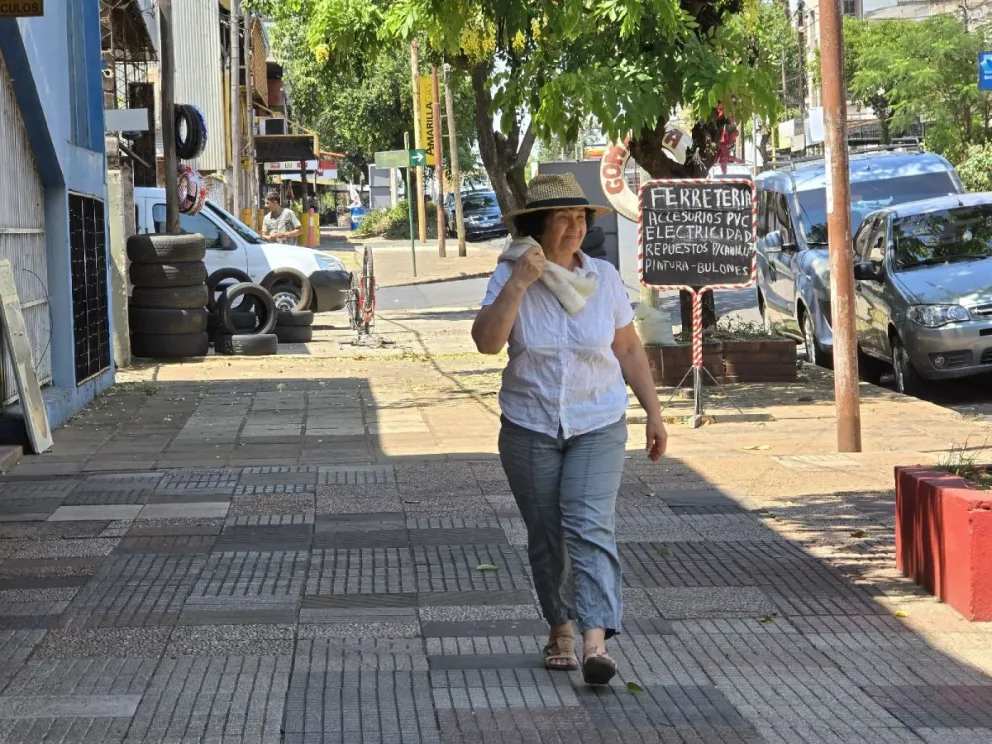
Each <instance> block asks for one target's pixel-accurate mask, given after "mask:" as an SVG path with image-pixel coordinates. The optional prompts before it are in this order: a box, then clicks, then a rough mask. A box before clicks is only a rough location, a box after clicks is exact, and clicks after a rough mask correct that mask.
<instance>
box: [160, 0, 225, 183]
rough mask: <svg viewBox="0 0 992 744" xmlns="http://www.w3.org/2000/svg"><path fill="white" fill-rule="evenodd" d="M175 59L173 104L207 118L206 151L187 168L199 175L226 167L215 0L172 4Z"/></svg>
mask: <svg viewBox="0 0 992 744" xmlns="http://www.w3.org/2000/svg"><path fill="white" fill-rule="evenodd" d="M172 22H173V36H174V39H175V59H176V103H194V104H196V105H197V106H199V107H200V108H201V109H202V110H203V113H204V114H205V115H206V117H207V132H208V137H207V148H206V150H204V152H203V154H202V155H201V156H200V157H198V158H197V159H196V160H195V161H193V162H192V163H191V165H192V166H193V167H194V168H196V169H197V170H199V171H223V170H224V169H225V168H227V167H228V162H227V157H226V152H225V150H226V148H225V145H224V93H223V90H222V88H221V86H222V85H223V80H224V76H223V75H222V74H221V67H222V60H221V44H220V8H219V6H218V4H217V2H216V0H213V1H211V0H183V2H178V3H173V4H172Z"/></svg>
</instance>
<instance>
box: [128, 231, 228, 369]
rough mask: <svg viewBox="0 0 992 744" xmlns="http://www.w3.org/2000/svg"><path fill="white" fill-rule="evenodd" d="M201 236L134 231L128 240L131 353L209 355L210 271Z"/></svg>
mask: <svg viewBox="0 0 992 744" xmlns="http://www.w3.org/2000/svg"><path fill="white" fill-rule="evenodd" d="M205 255H206V247H205V245H204V240H203V236H202V235H153V234H143V235H132V236H131V237H130V238H128V241H127V257H128V259H130V262H131V264H130V267H129V269H128V275H129V278H130V282H131V284H132V285H133V287H134V288H133V290H132V292H131V298H130V301H129V305H128V321H129V325H130V332H131V353H132V354H134V356H137V357H144V358H146V359H186V358H190V357H202V356H206V354H207V352H208V351H209V349H210V341H209V338H208V336H207V310H206V306H207V300H208V294H207V287H206V279H207V270H206V267H205V266H204V264H203V258H204V256H205Z"/></svg>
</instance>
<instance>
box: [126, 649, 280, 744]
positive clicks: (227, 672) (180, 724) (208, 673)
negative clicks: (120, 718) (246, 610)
mask: <svg viewBox="0 0 992 744" xmlns="http://www.w3.org/2000/svg"><path fill="white" fill-rule="evenodd" d="M291 667H292V661H291V659H290V658H289V657H288V656H199V657H189V656H180V657H178V658H167V659H163V660H162V663H161V665H160V666H159V668H158V669H157V670H156V672H155V675H154V676H153V677H152V679H151V682H150V684H149V686H148V688H147V691H146V693H145V695H144V696H143V697H142V700H141V704H140V705H139V706H138V709H137V711H136V713H135V715H134V720H133V721H132V723H131V727H130V729H129V731H128V741H129V742H130V741H134V742H153V741H154V742H163V741H169V742H172V741H175V742H206V741H224V742H228V741H231V742H233V741H237V742H245V744H255V743H258V744H268V743H269V742H278V741H279V740H280V727H281V723H282V719H283V712H284V705H285V700H286V691H287V689H288V684H289V673H290V669H291Z"/></svg>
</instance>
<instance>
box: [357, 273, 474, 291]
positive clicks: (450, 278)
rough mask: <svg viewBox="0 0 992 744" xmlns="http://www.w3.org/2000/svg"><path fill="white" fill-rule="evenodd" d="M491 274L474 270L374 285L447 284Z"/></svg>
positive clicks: (384, 287) (391, 286)
mask: <svg viewBox="0 0 992 744" xmlns="http://www.w3.org/2000/svg"><path fill="white" fill-rule="evenodd" d="M490 275H492V272H491V271H476V272H474V273H471V274H459V275H458V276H446V277H442V278H439V279H426V278H425V279H416V280H414V281H411V282H403V283H402V284H383V283H381V282H380V283H378V284H377V285H376V286H377V287H379V288H380V289H393V288H395V287H416V286H419V285H421V284H447V283H448V282H460V281H462V280H463V279H484V278H486V277H488V276H490Z"/></svg>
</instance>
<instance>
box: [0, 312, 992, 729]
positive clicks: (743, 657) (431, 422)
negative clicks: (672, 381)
mask: <svg viewBox="0 0 992 744" xmlns="http://www.w3.org/2000/svg"><path fill="white" fill-rule="evenodd" d="M458 322H463V321H461V320H459V321H458ZM464 322H469V321H464ZM372 351H373V350H370V354H371V353H372ZM370 358H371V357H370ZM302 363H303V362H302V361H301V364H302ZM260 364H261V363H260ZM405 364H407V365H409V364H417V365H418V366H417V368H416V369H417V370H418V372H417V374H421V375H425V376H426V375H427V374H428V371H427V370H431V371H430V374H435V370H434V365H437V369H440V370H447V369H449V368H450V369H452V370H457V369H459V365H462V364H464V365H466V366H465V368H466V369H469V368H470V363H469V362H467V361H465V360H462V359H460V358H457V359H453V360H439V359H437V358H433V359H431V360H427V359H424V360H420V361H417V362H406V363H405ZM472 364H474V362H472ZM442 365H448V366H442ZM411 369H412V367H410V366H405V367H404V366H402V365H399V363H397V362H395V361H383V362H382V364H381V365H379V364H378V363H377V370H376V374H377V375H380V376H378V377H375V379H374V381H373V382H372V383H370V382H369V381H368V380H365V379H362V380H357V379H354V378H352V377H348V374H350V372H349V373H347V374H346V373H341V374H338V375H336V376H335V375H328V377H327V378H326V379H309V380H299V381H290V380H289V379H288V378H287V381H286V382H282V381H281V380H279V379H272V380H265V381H259V380H252V379H244V380H237V381H231V382H224V383H217V384H216V386H215V387H208V388H207V390H208V392H207V393H206V394H203V395H201V391H202V390H204V387H203V385H201V384H199V383H197V384H192V383H183V384H181V385H176V386H175V387H174V391H173V389H169V390H168V391H167V392H166V391H165V390H160V391H159V393H158V394H154V395H147V394H146V393H144V392H139V391H134V392H133V393H125V392H122V393H116V392H115V393H114V394H112V395H111V396H110V398H109V400H117V401H118V402H120V403H122V404H124V405H123V406H122V408H121V412H117V411H116V410H110V409H109V408H108V409H101V410H93V411H89V412H87V413H85V414H84V415H83V416H81V417H80V419H79V420H78V421H79V423H78V425H77V424H76V423H74V425H73V428H72V429H71V430H67V432H66V433H68V434H70V435H71V439H68V440H67V443H68V444H69V446H71V447H76V448H77V449H76V450H73V453H74V454H73V455H72V462H71V463H70V462H66V461H61V460H57V459H51V458H46V457H41V458H38V459H37V460H32V459H29V460H28V461H26V463H25V464H24V465H19V466H18V468H17V469H16V471H15V475H14V477H5V478H0V741H25V742H34V741H60V742H66V743H71V744H78V743H79V742H88V741H94V742H100V744H105V743H109V742H127V743H128V744H136V743H137V742H153V741H154V742H162V741H168V742H176V743H177V744H186V743H187V742H189V743H190V744H192V742H218V743H219V744H226V743H227V742H239V744H240V742H265V743H266V744H268V743H269V742H272V744H276V743H277V742H278V744H310V743H311V742H341V743H342V744H372V743H373V742H376V743H379V744H384V743H386V742H392V743H395V742H401V743H404V744H405V743H406V742H409V743H410V744H414V743H416V744H420V743H422V742H428V743H430V742H434V743H436V744H465V743H466V742H470V743H472V744H475V743H476V742H478V743H479V744H488V743H489V742H493V743H497V742H498V743H499V744H505V743H507V742H521V744H523V743H524V742H526V743H527V744H533V743H536V742H541V744H544V742H557V743H558V744H561V743H562V742H565V741H569V742H572V741H574V742H601V743H603V744H605V743H607V742H609V744H628V743H629V744H634V743H635V742H638V743H644V742H654V743H657V742H696V743H697V744H715V743H717V742H725V743H726V744H739V743H740V742H747V743H750V742H754V743H755V744H758V743H759V742H762V743H764V744H772V743H773V742H775V743H779V742H787V743H788V744H805V743H806V742H809V743H810V744H820V743H822V742H844V743H845V744H847V743H848V742H858V741H878V742H880V743H883V744H885V743H888V742H912V741H918V742H951V743H952V744H971V742H978V741H981V742H983V744H984V742H986V741H990V740H992V714H990V713H989V711H990V710H992V676H990V675H992V653H990V652H989V639H992V635H990V634H989V631H988V630H987V629H985V628H984V627H982V626H976V625H970V626H969V625H967V624H964V627H961V626H959V625H954V626H953V627H951V626H948V624H947V620H946V617H947V615H946V614H945V615H941V614H940V611H941V609H942V608H941V605H939V604H938V603H936V602H934V601H933V600H929V599H924V598H921V597H920V596H919V593H918V592H915V591H907V589H908V586H907V584H906V582H904V581H901V580H899V579H898V578H897V577H893V576H892V575H891V568H892V567H891V563H892V561H893V548H892V543H893V538H894V536H893V524H892V515H891V511H892V508H893V497H892V494H891V492H890V490H889V489H890V487H891V464H892V463H891V462H889V463H887V464H886V466H885V468H886V472H885V474H884V476H885V477H884V478H883V477H882V476H880V475H877V474H876V473H875V470H876V469H877V468H875V465H874V464H873V463H874V462H875V461H873V460H870V459H869V458H868V456H853V455H852V456H835V455H823V454H821V452H822V450H820V451H814V450H812V449H811V450H810V451H809V452H802V451H798V452H797V451H796V450H795V449H794V448H793V449H787V448H786V445H787V444H789V442H790V441H791V440H793V439H796V438H798V437H801V436H802V435H803V433H804V429H803V426H800V424H799V423H797V422H795V421H792V420H790V419H789V418H788V416H786V413H788V411H787V410H779V409H773V408H772V407H770V406H769V405H767V404H765V403H762V404H761V405H765V408H766V410H768V411H770V412H773V413H774V414H775V415H774V416H771V417H769V418H768V420H767V421H764V422H762V424H765V425H766V426H767V427H768V431H769V432H771V430H772V429H773V428H774V427H775V426H777V425H779V424H781V427H782V428H781V429H780V430H778V431H777V432H774V436H770V438H769V439H768V441H769V442H771V443H772V446H773V447H774V449H773V450H772V451H771V452H769V453H768V454H767V455H762V454H760V453H755V452H748V451H746V450H745V449H744V445H741V444H740V441H741V440H740V438H741V437H742V436H745V437H749V438H750V439H748V441H750V440H752V439H753V436H754V430H753V428H751V429H748V430H747V431H750V434H747V433H746V432H745V428H744V427H753V426H754V425H755V424H754V422H744V423H734V424H726V425H725V426H723V427H705V428H704V430H702V431H700V432H698V433H696V434H693V433H691V432H686V433H685V434H684V435H683V436H680V437H673V446H674V449H676V450H678V449H679V448H680V447H681V448H684V449H685V452H686V453H688V454H687V455H686V457H685V458H684V459H679V458H678V456H672V457H670V458H668V459H666V460H665V461H664V462H663V463H661V464H659V465H652V464H650V463H648V462H647V461H646V460H644V458H643V455H642V454H641V453H633V452H631V453H629V454H630V455H631V457H630V459H628V460H627V461H626V465H625V469H624V475H623V484H622V488H621V493H620V496H619V499H618V504H617V537H618V542H619V554H620V560H621V563H622V565H623V597H624V607H625V610H624V618H623V632H622V633H621V634H620V635H619V636H617V637H616V638H615V639H613V640H611V641H610V649H611V652H612V654H613V656H614V657H615V658H616V660H617V662H618V667H619V671H618V675H617V678H616V679H615V680H614V682H613V684H612V685H610V686H609V687H608V688H605V689H591V688H588V687H587V686H585V685H584V684H583V683H582V680H581V674H579V673H572V674H567V673H552V672H548V671H546V670H545V669H544V668H543V662H542V658H541V654H542V649H543V647H544V645H545V643H546V633H547V626H546V624H545V623H544V621H543V620H542V619H541V614H540V608H539V605H538V603H537V600H536V596H535V593H534V589H533V582H532V579H531V576H530V568H529V562H528V558H527V546H526V543H527V538H526V529H525V527H524V524H523V521H522V519H521V518H520V515H519V512H518V511H517V508H516V505H515V502H514V499H513V497H512V495H511V494H510V492H509V489H508V486H507V483H506V478H505V476H504V474H503V471H502V466H501V464H500V463H499V462H498V460H496V459H495V450H494V449H493V442H491V441H490V440H491V439H492V437H491V436H490V434H492V433H493V431H495V429H494V428H493V427H495V426H496V424H495V421H496V418H495V415H494V414H493V407H494V405H495V399H494V397H493V396H491V395H489V394H488V393H487V394H486V395H484V396H483V395H476V394H475V393H474V392H471V393H468V392H466V391H469V388H467V387H465V383H464V380H460V379H459V378H458V373H457V372H452V373H451V375H452V377H451V380H452V381H454V380H459V382H458V384H457V385H456V384H454V382H452V383H451V386H450V388H449V393H448V394H447V399H444V400H436V401H434V402H431V403H429V404H424V403H423V400H424V398H422V397H420V396H419V395H418V394H415V393H412V392H411V386H410V378H411V372H410V370H411ZM166 374H167V373H166ZM437 374H439V375H440V374H442V373H441V372H438V373H437ZM443 374H447V372H444V373H443ZM390 375H392V376H390ZM273 377H274V378H275V375H273ZM445 379H448V378H445ZM466 379H467V378H466ZM494 380H495V377H494ZM155 384H156V385H161V386H162V387H165V386H171V385H172V383H168V382H162V383H158V382H156V383H155ZM204 384H206V383H204ZM297 384H298V385H299V387H294V385H297ZM493 384H495V383H493ZM210 385H211V386H213V385H215V384H214V383H210ZM280 386H281V387H280ZM432 394H433V393H432ZM755 394H757V393H755ZM473 396H475V397H473ZM180 398H181V399H182V400H179V399H180ZM746 398H747V396H746V395H745V396H742V403H743V404H744V405H748V406H750V407H751V408H752V409H753V408H755V405H754V404H753V403H751V404H749V403H748V401H747V399H746ZM822 398H823V400H824V401H826V400H828V399H829V396H828V395H827V394H826V393H824V395H823V396H822ZM169 399H174V400H171V401H170V400H169ZM469 406H471V407H472V408H471V410H469V408H468V407H469ZM914 410H915V409H914ZM920 410H921V411H922V410H923V409H920ZM921 415H922V414H921ZM166 418H168V419H171V420H170V421H165V419H166ZM896 422H897V418H893V419H892V421H891V422H888V423H887V424H886V426H888V427H890V428H892V429H893V431H894V430H895V427H896ZM96 426H99V427H100V431H99V432H97V431H94V436H93V441H92V442H87V441H86V437H85V436H84V435H83V433H82V432H83V431H84V430H86V431H88V430H89V429H90V428H93V427H96ZM732 427H739V429H740V431H739V432H738V431H737V430H736V429H735V430H734V431H731V428H732ZM790 427H791V428H790ZM917 428H919V429H920V431H919V432H915V433H913V436H917V435H919V436H923V434H924V433H925V432H926V431H927V428H926V427H925V426H923V424H922V423H921V424H919V426H918V427H917ZM707 429H709V431H707ZM735 432H736V433H735ZM740 432H745V433H744V434H742V433H740ZM61 434H62V433H60V432H57V433H56V438H57V439H58V438H59V437H60V436H61ZM680 434H682V431H681V430H680ZM97 435H99V436H97ZM906 436H909V434H907V435H906ZM706 437H709V438H710V439H709V440H707V439H706ZM931 438H932V437H931ZM714 441H716V442H719V443H720V445H719V446H720V447H725V448H726V450H727V452H724V453H723V454H724V455H725V457H724V458H723V459H716V458H714V457H713V456H712V453H709V454H707V451H708V450H711V449H712V446H713V445H712V442H714ZM704 445H705V446H704ZM900 446H903V445H902V444H900ZM208 448H209V453H208V455H205V454H204V452H203V451H201V450H206V449H208ZM77 452H78V454H76V453H77ZM442 452H447V453H450V454H449V455H442V454H441V453H442ZM728 453H731V454H728ZM454 454H458V456H457V457H455V456H454ZM218 456H219V459H218V461H217V462H216V463H214V462H210V460H209V459H208V457H210V458H214V457H218ZM707 457H709V458H710V459H706V458H707ZM199 462H207V463H209V464H208V465H203V466H199V465H196V464H195V463H199ZM239 463H241V464H239ZM42 464H45V465H44V467H42ZM45 468H48V469H47V470H46V469H45ZM65 468H75V471H79V470H85V471H86V472H85V473H82V474H81V473H79V472H73V474H72V475H70V476H69V477H59V476H57V475H56V473H57V472H58V471H60V470H63V469H65ZM790 479H791V480H790ZM780 481H781V482H782V483H786V482H787V483H788V487H786V486H784V485H781V484H780ZM720 483H725V484H732V485H733V488H732V489H730V488H724V487H722V486H720V485H718V484H720ZM838 484H840V485H838ZM854 484H858V485H857V486H856V487H855V485H854ZM841 485H842V486H844V487H843V488H841ZM789 489H791V490H789ZM858 489H861V490H858ZM804 495H805V496H808V498H806V497H805V496H804ZM859 529H864V530H865V531H866V534H867V535H868V536H867V537H860V538H853V537H852V533H853V532H854V531H855V530H859ZM886 571H889V573H886ZM910 602H913V603H914V604H910ZM895 607H907V608H908V609H909V617H907V618H901V617H895V616H894V615H893V609H894V608H895ZM941 618H944V619H943V620H942V619H941ZM914 623H915V624H914ZM942 623H943V625H942ZM924 628H926V631H924Z"/></svg>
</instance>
